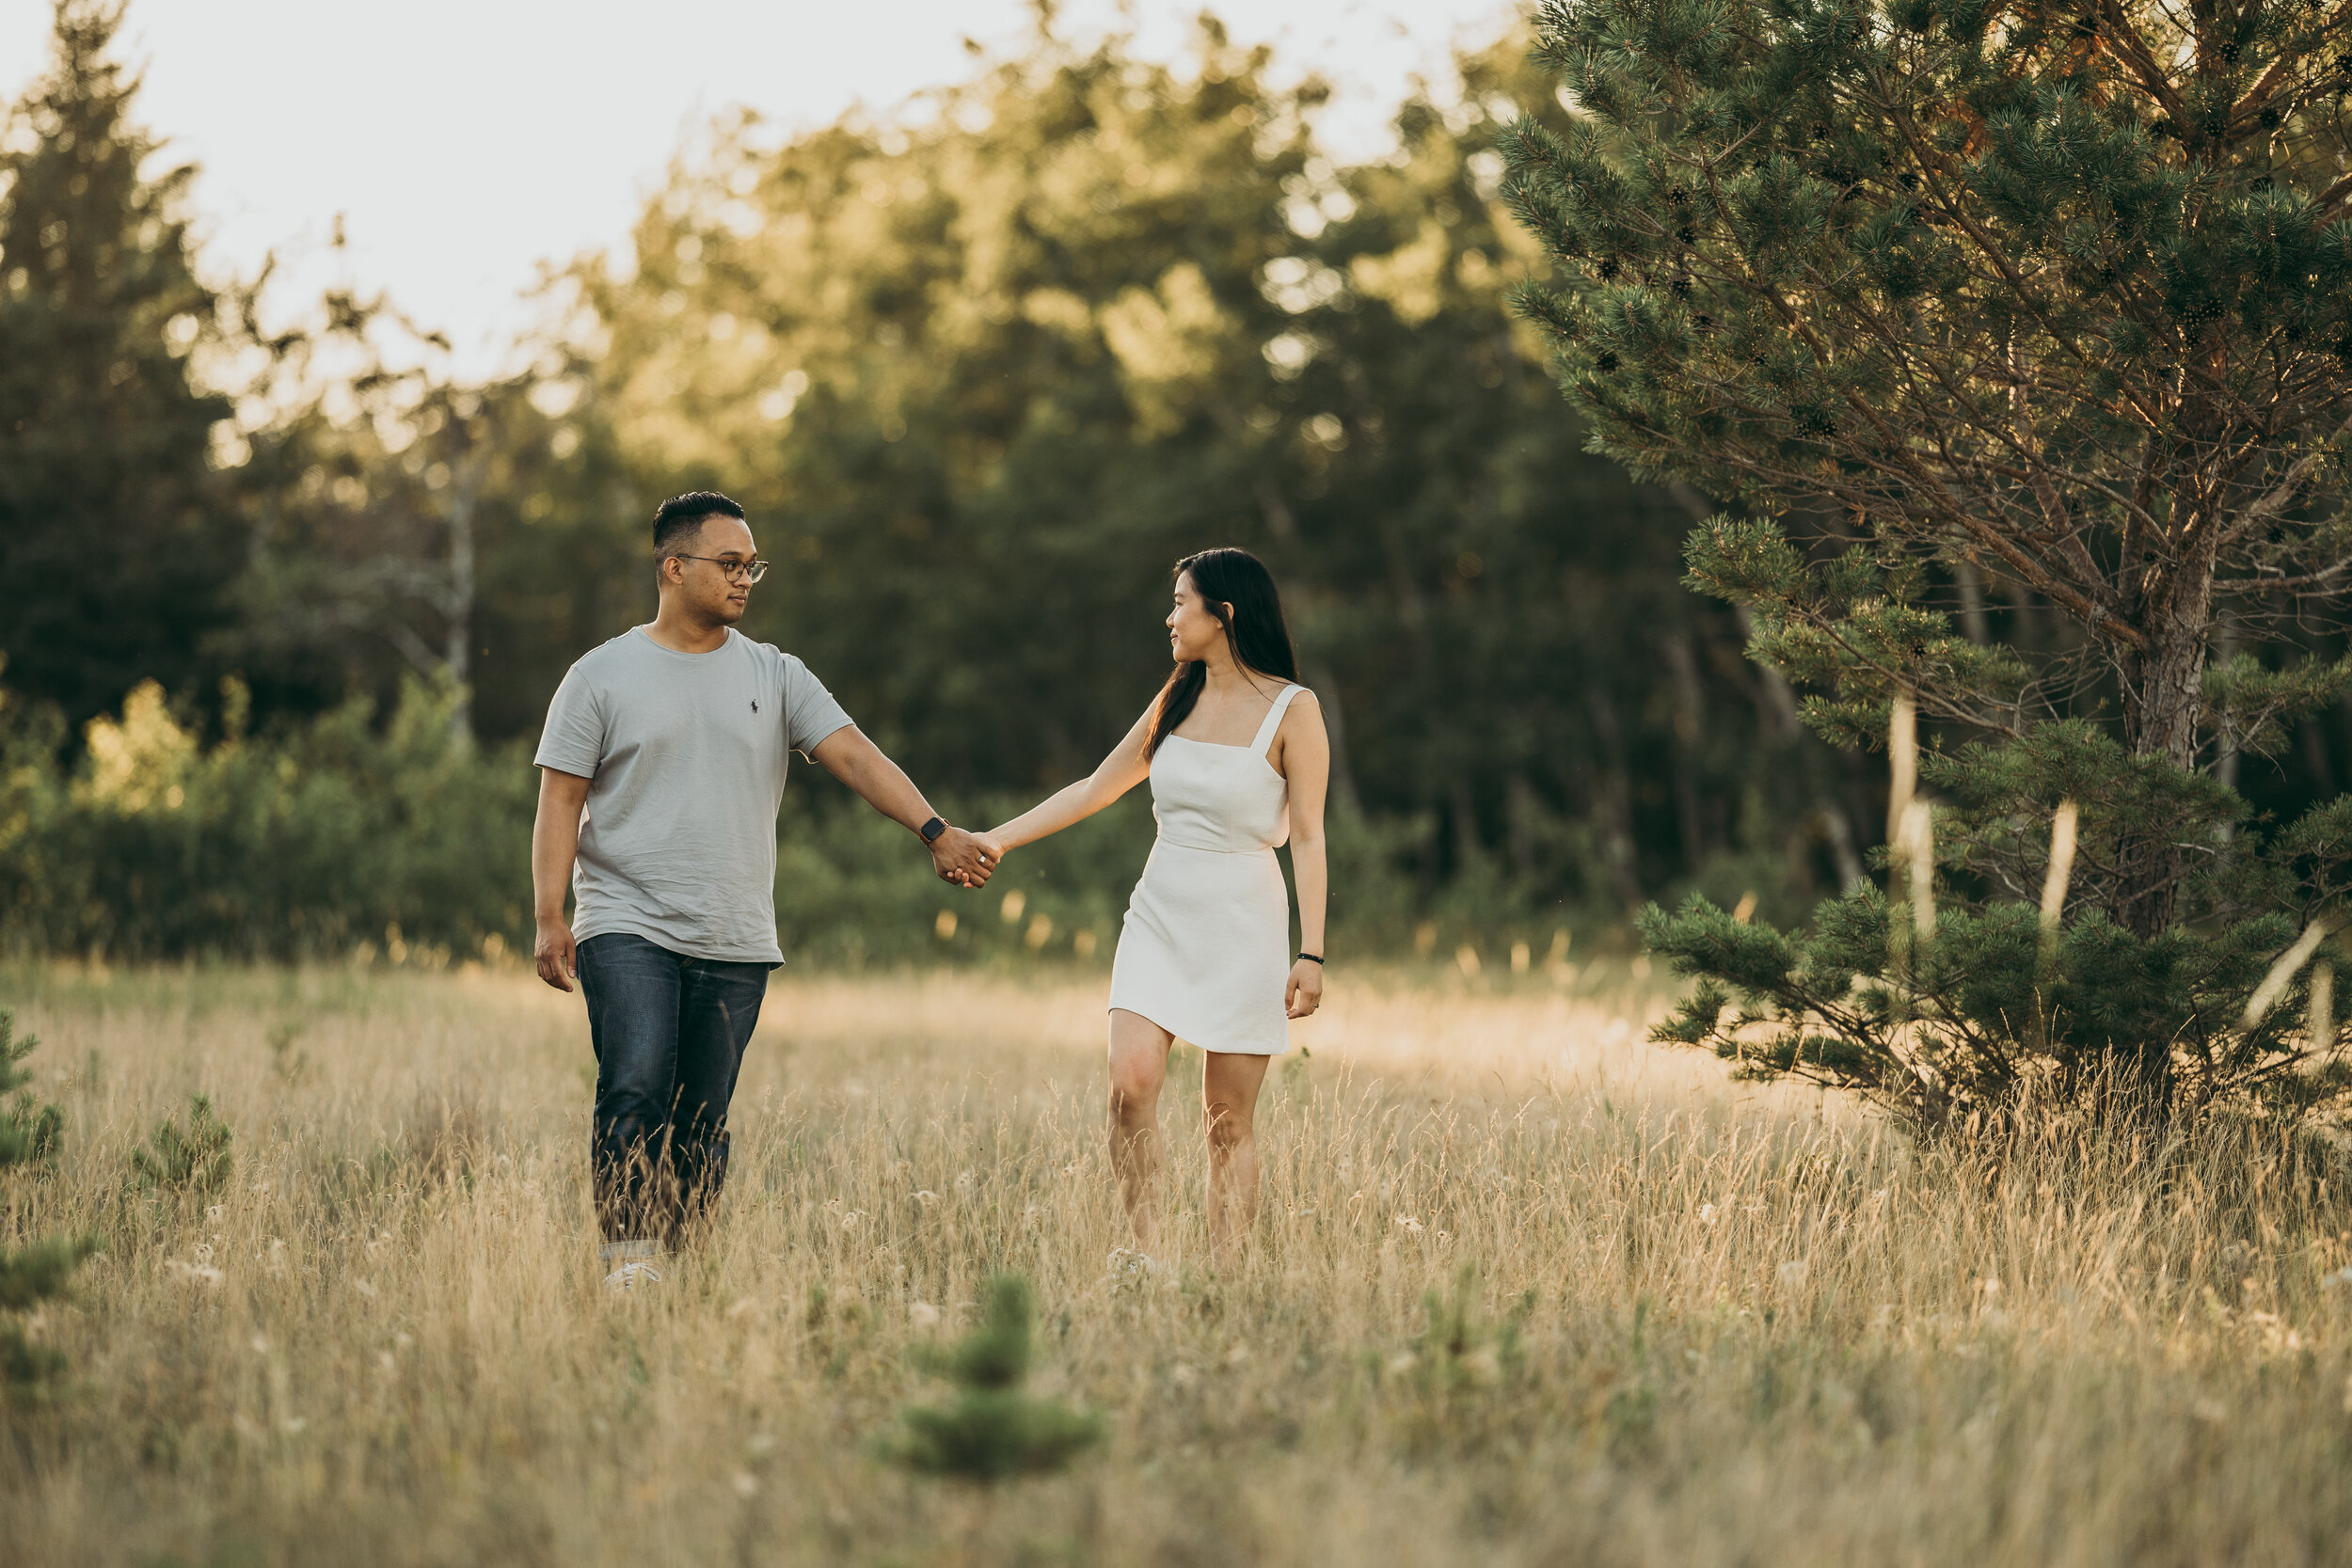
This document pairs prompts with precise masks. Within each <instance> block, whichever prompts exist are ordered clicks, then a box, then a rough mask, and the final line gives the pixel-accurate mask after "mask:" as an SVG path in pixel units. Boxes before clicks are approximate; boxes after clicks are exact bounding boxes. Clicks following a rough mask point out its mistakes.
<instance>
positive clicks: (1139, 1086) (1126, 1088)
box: [1111, 1066, 1160, 1127]
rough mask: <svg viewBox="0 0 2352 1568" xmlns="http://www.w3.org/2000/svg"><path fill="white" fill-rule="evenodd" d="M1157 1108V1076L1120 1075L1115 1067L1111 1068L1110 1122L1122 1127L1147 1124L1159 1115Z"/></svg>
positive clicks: (1136, 1073)
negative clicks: (1112, 1121)
mask: <svg viewBox="0 0 2352 1568" xmlns="http://www.w3.org/2000/svg"><path fill="white" fill-rule="evenodd" d="M1159 1108H1160V1084H1159V1075H1158V1074H1156V1073H1151V1072H1143V1071H1130V1072H1126V1073H1121V1072H1120V1070H1119V1069H1118V1068H1117V1067H1116V1066H1114V1067H1113V1068H1112V1069H1111V1119H1112V1120H1114V1121H1116V1122H1118V1123H1119V1124H1120V1126H1122V1127H1124V1126H1131V1125H1136V1124H1140V1123H1143V1122H1148V1121H1151V1120H1152V1119H1153V1118H1154V1117H1156V1116H1157V1115H1158V1114H1159Z"/></svg>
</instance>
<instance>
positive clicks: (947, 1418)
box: [882, 1275, 1103, 1483]
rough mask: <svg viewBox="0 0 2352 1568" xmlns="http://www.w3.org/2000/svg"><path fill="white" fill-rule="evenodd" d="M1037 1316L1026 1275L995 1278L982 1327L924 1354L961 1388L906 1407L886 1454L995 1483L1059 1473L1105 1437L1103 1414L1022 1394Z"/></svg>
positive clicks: (914, 1466) (929, 1470) (919, 1467)
mask: <svg viewBox="0 0 2352 1568" xmlns="http://www.w3.org/2000/svg"><path fill="white" fill-rule="evenodd" d="M1032 1316H1033V1312H1032V1308H1031V1304H1030V1299H1029V1287H1028V1284H1027V1282H1026V1281H1025V1280H1024V1279H1022V1278H1021V1277H1020V1276H1019V1275H996V1276H995V1277H994V1278H993V1279H992V1280H990V1281H989V1284H988V1308H987V1315H986V1317H985V1318H984V1319H983V1320H982V1322H981V1323H980V1325H979V1326H978V1327H977V1328H976V1329H974V1330H973V1331H972V1332H971V1333H970V1334H968V1335H966V1336H965V1337H964V1338H962V1339H961V1341H959V1342H958V1343H956V1344H955V1345H953V1346H950V1347H949V1348H948V1349H946V1351H942V1352H934V1353H932V1354H930V1355H928V1356H926V1357H925V1361H926V1363H927V1366H928V1369H929V1370H931V1371H933V1372H935V1373H937V1374H939V1375H940V1376H943V1377H945V1378H946V1379H948V1380H949V1381H950V1382H952V1383H954V1384H955V1385H957V1386H958V1387H960V1388H961V1390H962V1392H961V1395H959V1397H958V1398H957V1399H956V1400H955V1402H953V1403H950V1404H934V1405H917V1406H914V1407H913V1408H911V1409H908V1410H904V1411H901V1412H900V1413H899V1416H898V1420H899V1423H900V1427H901V1430H900V1431H899V1432H898V1433H896V1434H895V1435H894V1436H893V1437H891V1438H889V1439H886V1440H884V1442H883V1444H882V1450H883V1452H884V1454H885V1455H886V1456H887V1457H888V1458H890V1459H891V1460H892V1461H893V1462H894V1463H896V1464H898V1465H904V1466H905V1467H906V1468H908V1469H910V1470H914V1471H917V1472H919V1473H921V1474H923V1475H932V1476H952V1477H954V1478H956V1479H958V1480H961V1481H978V1482H982V1483H993V1482H995V1481H1005V1480H1008V1479H1009V1478H1011V1477H1014V1476H1022V1475H1042V1474H1045V1473H1047V1472H1050V1471H1054V1470H1058V1469H1060V1468H1061V1467H1062V1466H1063V1465H1067V1464H1069V1463H1070V1461H1071V1460H1072V1459H1073V1458H1074V1457H1075V1456H1076V1455H1077V1454H1079V1453H1080V1452H1082V1451H1084V1450H1085V1449H1088V1448H1090V1447H1091V1446H1093V1445H1094V1444H1095V1443H1097V1442H1100V1441H1101V1440H1102V1436H1103V1423H1102V1419H1101V1418H1099V1417H1097V1416H1094V1415H1091V1414H1089V1413H1086V1412H1083V1411H1076V1410H1072V1409H1070V1408H1069V1407H1067V1406H1066V1405H1062V1404H1059V1403H1057V1402H1054V1401H1051V1400H1039V1399H1031V1398H1029V1397H1028V1396H1027V1395H1025V1394H1024V1393H1022V1392H1021V1385H1022V1383H1023V1382H1024V1381H1025V1379H1026V1378H1027V1377H1028V1374H1029V1351H1030V1335H1029V1324H1030V1319H1031V1317H1032Z"/></svg>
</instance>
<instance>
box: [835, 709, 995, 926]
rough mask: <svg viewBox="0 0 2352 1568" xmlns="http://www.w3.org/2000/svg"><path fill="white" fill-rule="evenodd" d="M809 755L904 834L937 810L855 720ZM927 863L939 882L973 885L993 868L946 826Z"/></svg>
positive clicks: (967, 837)
mask: <svg viewBox="0 0 2352 1568" xmlns="http://www.w3.org/2000/svg"><path fill="white" fill-rule="evenodd" d="M809 756H810V757H811V758H812V759H813V760H814V761H816V762H818V763H819V764H820V765H822V766H823V768H824V769H825V771H826V772H828V773H831V774H832V775H833V776H834V778H836V779H839V780H840V781H841V782H842V783H843V784H848V785H849V786H850V788H851V789H853V790H855V791H856V792H857V796H858V799H860V800H864V801H865V802H866V804H867V805H869V806H871V807H873V808H874V809H875V810H876V811H878V812H880V813H882V815H883V816H887V817H888V818H890V820H892V821H893V822H896V823H897V824H898V826H900V827H901V828H904V829H906V830H907V831H908V832H922V830H923V824H924V823H926V822H929V821H930V819H931V818H932V817H933V816H936V815H937V813H935V812H933V811H932V810H931V803H930V801H929V800H924V799H923V792H922V791H921V790H919V789H917V788H915V787H914V780H913V779H910V778H908V777H907V776H906V773H905V772H904V771H903V770H902V769H901V768H899V767H898V764H897V763H895V762H893V761H891V760H890V759H889V758H888V757H886V756H884V755H882V748H881V747H879V746H877V745H875V744H874V743H873V742H872V741H870V740H868V739H866V732H865V731H864V730H861V729H859V728H858V727H857V726H856V725H855V724H844V725H842V726H841V728H839V729H837V730H835V731H834V732H833V734H831V735H829V736H825V738H824V739H822V740H820V741H818V743H817V749H816V750H815V751H813V752H810V753H809ZM930 850H931V867H932V869H933V870H935V871H937V872H938V873H939V879H940V880H941V881H944V882H953V883H955V884H956V885H957V886H959V887H978V886H980V885H981V884H982V883H983V882H986V881H987V880H988V874H989V872H990V870H991V869H993V868H992V866H991V865H990V863H989V858H988V852H987V851H986V850H985V849H983V848H982V847H980V844H979V841H978V840H977V839H976V838H974V837H973V836H972V835H971V834H970V833H967V832H964V831H963V830H962V829H961V828H950V829H948V830H947V831H946V832H944V833H942V834H940V835H939V838H938V840H937V841H936V842H934V843H933V844H932V845H931V847H930Z"/></svg>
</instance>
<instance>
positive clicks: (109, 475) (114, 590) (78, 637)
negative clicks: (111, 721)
mask: <svg viewBox="0 0 2352 1568" xmlns="http://www.w3.org/2000/svg"><path fill="white" fill-rule="evenodd" d="M121 16H122V12H121V8H120V6H119V4H113V3H105V0H58V3H57V7H56V22H55V40H54V41H55V51H56V53H55V59H54V62H53V64H52V66H51V69H50V71H49V72H48V74H47V75H46V76H45V77H44V78H43V79H42V80H41V81H40V83H38V84H37V85H36V86H35V87H33V89H32V90H31V91H30V93H29V94H28V95H27V96H26V97H25V99H24V101H23V102H22V103H19V104H18V105H17V106H16V108H15V109H14V111H13V113H12V115H11V117H10V120H11V123H10V132H11V135H10V136H9V138H8V143H7V146H6V150H0V657H5V658H6V660H7V664H6V678H7V679H8V683H9V684H10V685H11V686H13V687H15V688H17V689H19V690H22V691H24V692H27V693H29V694H31V695H34V696H37V697H41V698H46V699H48V700H51V701H54V702H56V703H58V704H60V705H62V706H63V707H64V708H65V710H66V712H67V716H68V717H69V718H70V719H71V720H73V721H77V722H78V721H80V720H83V719H86V718H87V717H89V716H91V715H92V714H95V713H98V712H100V711H102V710H103V709H104V708H106V707H108V706H110V705H112V704H113V703H115V702H116V701H117V700H118V699H119V698H120V696H121V695H122V693H123V692H125V691H127V690H129V689H130V688H131V687H132V686H133V685H135V684H136V682H137V681H138V680H140V679H142V678H147V677H153V678H156V679H160V680H162V681H163V682H164V683H165V684H166V685H167V686H171V687H177V686H181V685H183V684H185V682H186V681H187V679H188V678H189V677H190V676H191V675H192V674H193V673H194V671H195V669H196V666H197V662H198V659H199V643H200V641H201V640H202V638H203V636H204V634H205V633H206V632H207V631H208V630H209V629H211V628H212V627H214V626H216V625H217V624H219V622H220V620H221V618H222V614H223V611H222V606H221V596H220V590H221V586H222V584H223V582H224V581H225V580H226V578H227V576H228V574H229V573H230V571H231V570H233V569H234V566H235V564H236V561H237V550H236V547H235V537H234V533H233V521H232V511H231V505H230V498H229V497H228V496H227V494H226V483H225V481H224V479H223V477H222V476H221V475H219V474H217V473H216V472H215V469H214V466H213V463H212V460H211V455H210V454H211V441H212V432H213V427H214V426H215V424H216V423H217V422H218V421H220V420H224V419H226V418H228V416H229V414H230V407H229V404H228V403H227V402H226V401H225V400H224V399H222V398H219V397H217V396H214V395H211V394H209V393H207V392H205V391H203V390H201V389H200V388H199V387H198V386H197V385H196V384H195V382H194V380H193V379H192V377H191V373H190V356H191V354H192V352H193V351H194V350H195V349H196V348H197V347H198V346H199V344H200V343H201V342H203V341H207V340H208V339H210V338H212V337H214V336H215V328H216V309H217V307H218V305H219V300H218V298H217V297H216V296H215V293H213V291H211V290H210V289H208V288H207V287H206V286H205V285H204V284H203V283H202V282H201V281H200V280H199V278H198V277H197V276H196V272H195V269H194V264H193V262H194V257H193V247H192V244H191V241H190V238H189V235H188V231H187V225H186V221H185V219H184V218H183V217H182V216H181V207H182V203H183V197H184V193H185V191H186V188H187V185H188V182H189V181H190V180H191V179H192V178H193V175H194V170H193V169H192V168H190V167H187V166H181V167H178V168H174V169H171V170H169V171H167V172H165V173H162V174H159V175H156V176H154V177H147V176H145V175H143V174H142V172H141V170H142V166H144V165H145V164H146V163H147V162H148V161H149V160H150V159H151V157H152V156H153V155H154V153H155V152H156V150H157V144H156V143H155V142H154V141H153V140H152V139H151V138H150V137H149V136H147V135H145V134H144V133H143V132H141V131H140V130H138V129H137V128H136V127H135V125H134V124H133V123H132V121H131V119H130V118H129V117H130V108H131V102H132V99H133V97H134V96H135V93H136V91H137V88H138V83H137V82H136V80H135V79H132V78H128V77H126V76H125V75H124V74H123V71H122V70H121V68H120V67H119V65H118V64H117V63H116V62H115V60H114V59H113V58H112V57H111V53H110V52H111V49H112V46H113V42H114V39H115V35H116V32H117V30H118V28H119V24H120V22H121ZM26 133H29V135H26Z"/></svg>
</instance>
